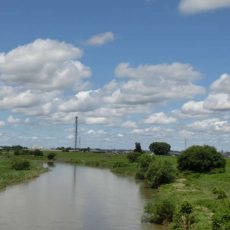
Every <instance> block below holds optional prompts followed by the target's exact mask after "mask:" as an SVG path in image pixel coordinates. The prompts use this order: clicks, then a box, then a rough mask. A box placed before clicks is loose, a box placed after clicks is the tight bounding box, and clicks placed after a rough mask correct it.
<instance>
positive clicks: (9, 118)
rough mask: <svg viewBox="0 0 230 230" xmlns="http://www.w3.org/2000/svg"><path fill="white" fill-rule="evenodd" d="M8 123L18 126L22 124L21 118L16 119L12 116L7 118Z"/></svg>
mask: <svg viewBox="0 0 230 230" xmlns="http://www.w3.org/2000/svg"><path fill="white" fill-rule="evenodd" d="M7 122H8V123H9V124H18V123H19V122H20V119H19V118H14V117H13V116H12V115H10V116H9V117H8V118H7Z"/></svg>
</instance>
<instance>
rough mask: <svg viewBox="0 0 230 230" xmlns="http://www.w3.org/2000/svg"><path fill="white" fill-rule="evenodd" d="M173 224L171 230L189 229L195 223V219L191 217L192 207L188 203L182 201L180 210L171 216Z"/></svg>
mask: <svg viewBox="0 0 230 230" xmlns="http://www.w3.org/2000/svg"><path fill="white" fill-rule="evenodd" d="M173 222H174V224H173V227H172V229H181V230H188V229H191V225H192V224H193V223H194V222H195V218H194V215H193V207H192V205H191V204H190V203H189V202H187V201H184V202H183V203H182V204H181V205H180V208H179V209H178V211H177V212H176V213H175V215H174V216H173Z"/></svg>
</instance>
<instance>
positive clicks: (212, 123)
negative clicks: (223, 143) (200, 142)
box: [188, 118, 230, 132]
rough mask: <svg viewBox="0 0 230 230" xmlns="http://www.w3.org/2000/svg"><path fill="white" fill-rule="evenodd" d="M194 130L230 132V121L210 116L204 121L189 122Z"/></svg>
mask: <svg viewBox="0 0 230 230" xmlns="http://www.w3.org/2000/svg"><path fill="white" fill-rule="evenodd" d="M188 127H190V128H191V129H193V130H199V131H206V132H208V131H220V132H229V131H230V124H229V122H228V121H225V120H220V119H219V118H210V119H206V120H202V121H195V122H193V123H192V124H189V125H188Z"/></svg>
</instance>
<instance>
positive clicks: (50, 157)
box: [47, 153, 56, 160]
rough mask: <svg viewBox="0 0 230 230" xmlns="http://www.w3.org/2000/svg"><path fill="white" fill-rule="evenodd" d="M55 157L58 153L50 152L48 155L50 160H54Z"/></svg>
mask: <svg viewBox="0 0 230 230" xmlns="http://www.w3.org/2000/svg"><path fill="white" fill-rule="evenodd" d="M55 157H56V153H49V154H48V155H47V158H48V160H54V159H55Z"/></svg>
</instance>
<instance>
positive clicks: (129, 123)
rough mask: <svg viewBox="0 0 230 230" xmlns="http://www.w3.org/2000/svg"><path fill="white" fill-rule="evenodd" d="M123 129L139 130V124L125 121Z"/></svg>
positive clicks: (122, 125)
mask: <svg viewBox="0 0 230 230" xmlns="http://www.w3.org/2000/svg"><path fill="white" fill-rule="evenodd" d="M121 127H123V128H127V129H135V128H137V124H136V122H134V121H125V122H123V123H122V124H121Z"/></svg>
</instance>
